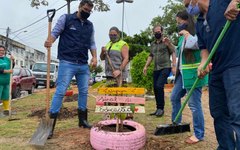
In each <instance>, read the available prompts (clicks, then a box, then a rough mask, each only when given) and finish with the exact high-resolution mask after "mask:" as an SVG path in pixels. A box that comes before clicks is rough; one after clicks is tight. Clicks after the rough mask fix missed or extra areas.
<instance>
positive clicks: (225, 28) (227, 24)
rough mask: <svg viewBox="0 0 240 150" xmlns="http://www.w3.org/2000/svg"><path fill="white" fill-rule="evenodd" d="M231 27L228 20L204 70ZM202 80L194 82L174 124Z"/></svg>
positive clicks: (198, 79)
mask: <svg viewBox="0 0 240 150" xmlns="http://www.w3.org/2000/svg"><path fill="white" fill-rule="evenodd" d="M230 25H231V21H229V20H228V21H227V22H226V23H225V25H224V28H223V30H222V31H221V33H220V35H219V36H218V38H217V41H216V42H215V44H214V46H213V48H212V50H211V52H210V54H209V56H208V58H207V61H206V62H205V64H204V65H203V70H205V69H206V67H207V65H208V64H209V63H210V61H211V59H212V57H213V55H214V54H215V52H216V50H217V48H218V46H219V44H220V43H221V41H222V38H223V37H224V35H225V33H226V31H227V30H228V28H229V26H230ZM200 80H201V79H200V78H197V79H196V80H195V82H194V84H193V86H192V88H191V89H190V91H189V92H188V94H187V97H186V99H185V100H184V102H183V104H182V106H181V108H180V110H179V111H178V114H177V116H176V117H175V119H174V121H173V124H176V123H177V121H178V119H179V117H180V116H181V114H182V111H183V109H184V108H185V106H186V104H187V102H188V101H189V99H190V97H191V96H192V93H193V91H194V89H195V88H196V86H197V84H198V82H199V81H200Z"/></svg>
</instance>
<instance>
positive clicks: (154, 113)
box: [149, 110, 157, 116]
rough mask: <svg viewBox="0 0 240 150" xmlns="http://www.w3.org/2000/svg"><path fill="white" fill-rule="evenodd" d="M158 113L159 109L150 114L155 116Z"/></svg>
mask: <svg viewBox="0 0 240 150" xmlns="http://www.w3.org/2000/svg"><path fill="white" fill-rule="evenodd" d="M156 113H157V110H156V111H155V112H153V113H151V114H149V115H150V116H155V115H156Z"/></svg>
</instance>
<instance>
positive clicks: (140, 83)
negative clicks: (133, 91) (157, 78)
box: [130, 51, 153, 92]
mask: <svg viewBox="0 0 240 150" xmlns="http://www.w3.org/2000/svg"><path fill="white" fill-rule="evenodd" d="M148 55H149V53H148V52H146V51H142V52H141V53H139V54H138V55H136V56H135V57H134V58H133V60H132V64H131V70H130V71H131V76H132V82H133V83H134V84H135V85H136V86H137V87H144V88H146V89H147V91H148V92H152V89H153V81H152V80H153V64H150V65H149V66H148V70H147V75H146V76H144V74H143V68H144V66H145V63H146V60H147V57H148Z"/></svg>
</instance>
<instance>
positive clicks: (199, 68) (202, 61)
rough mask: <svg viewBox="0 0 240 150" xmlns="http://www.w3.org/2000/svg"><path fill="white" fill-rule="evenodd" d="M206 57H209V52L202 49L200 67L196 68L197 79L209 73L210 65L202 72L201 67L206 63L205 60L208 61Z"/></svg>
mask: <svg viewBox="0 0 240 150" xmlns="http://www.w3.org/2000/svg"><path fill="white" fill-rule="evenodd" d="M208 56H209V52H208V50H207V49H203V50H202V51H201V58H202V59H201V63H200V65H199V67H198V77H199V78H203V77H204V76H205V75H206V74H208V73H209V71H210V69H211V68H210V66H211V65H208V66H207V67H206V69H205V70H203V65H204V64H205V63H206V61H207V59H208Z"/></svg>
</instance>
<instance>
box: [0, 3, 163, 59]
mask: <svg viewBox="0 0 240 150" xmlns="http://www.w3.org/2000/svg"><path fill="white" fill-rule="evenodd" d="M48 2H49V6H40V7H39V9H36V8H32V7H31V6H30V0H2V1H1V4H0V20H1V21H0V22H1V23H0V34H2V35H6V28H7V27H10V29H11V34H10V35H9V37H10V38H13V39H14V40H16V41H19V42H21V43H23V44H25V45H27V46H30V47H32V48H35V49H38V50H40V51H43V52H46V50H45V48H44V47H43V43H44V41H45V39H46V37H47V26H48V20H47V18H45V19H43V20H42V21H40V22H38V23H37V24H34V25H32V26H30V27H28V28H26V29H23V30H21V31H20V32H17V33H14V32H15V31H17V30H19V29H21V28H23V27H26V26H28V25H30V24H31V23H33V22H35V21H37V20H38V19H41V18H43V17H44V16H46V11H47V9H53V8H55V9H58V8H60V7H61V6H63V5H64V4H66V1H65V0H48ZM104 2H106V3H107V4H109V5H110V9H111V10H110V11H108V12H96V11H94V12H93V13H92V14H91V16H90V17H89V20H91V21H92V22H93V24H94V28H95V40H96V45H97V49H98V55H99V54H100V50H101V47H102V46H103V45H105V44H106V43H107V42H108V41H109V38H108V31H109V28H110V27H112V26H117V27H118V28H119V29H120V30H121V29H122V6H123V5H122V3H121V4H117V3H116V0H104ZM166 3H167V0H134V2H133V3H125V7H124V8H125V19H124V32H125V33H126V34H128V35H130V36H132V35H134V34H138V33H140V32H141V31H142V30H145V29H146V28H147V27H148V26H149V24H150V22H151V20H152V19H153V18H154V17H156V16H159V15H160V16H161V15H162V13H163V12H162V9H161V8H160V7H163V6H165V5H166ZM78 5H79V1H74V2H72V3H71V13H72V12H74V11H76V10H77V7H78ZM66 12H67V7H64V8H62V9H61V10H59V11H57V12H56V15H55V17H54V19H53V26H54V24H55V22H56V21H57V19H58V18H59V16H60V15H62V14H64V13H66ZM24 31H27V32H24ZM51 50H52V55H53V56H57V42H55V43H54V45H53V47H52V49H51Z"/></svg>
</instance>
